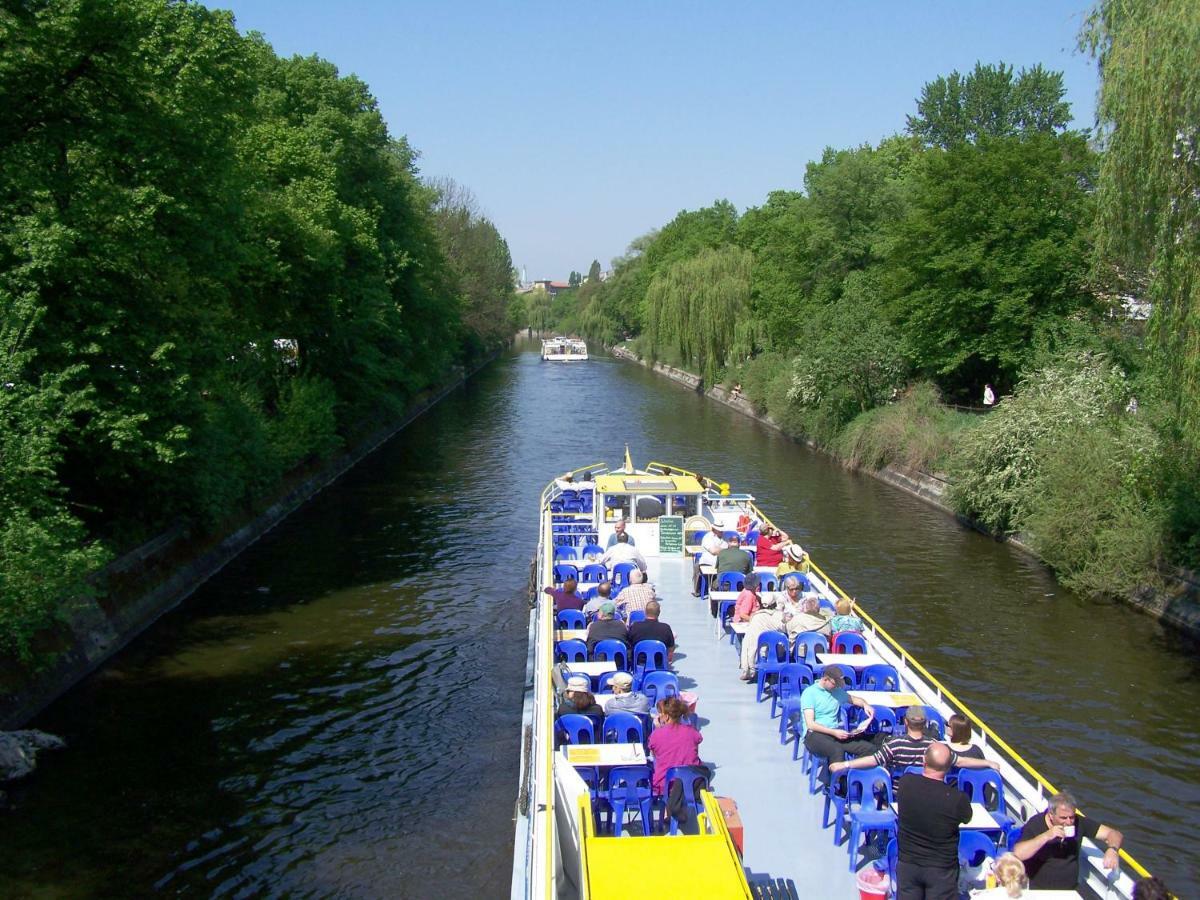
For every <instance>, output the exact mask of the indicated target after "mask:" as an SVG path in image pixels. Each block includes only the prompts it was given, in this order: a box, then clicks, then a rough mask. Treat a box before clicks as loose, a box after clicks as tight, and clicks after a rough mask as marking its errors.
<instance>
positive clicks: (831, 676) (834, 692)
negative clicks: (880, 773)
mask: <svg viewBox="0 0 1200 900" xmlns="http://www.w3.org/2000/svg"><path fill="white" fill-rule="evenodd" d="M849 705H854V706H857V707H858V708H859V709H861V710H862V711H863V714H864V715H865V717H866V718H864V719H863V721H862V723H861V724H860V725H859V728H858V731H853V732H851V731H847V730H846V729H845V728H843V727H842V725H841V721H840V719H839V715H840V713H841V709H842V707H843V706H849ZM800 715H801V722H800V727H801V734H802V735H803V740H804V747H805V749H806V750H808V752H809V753H811V754H812V755H813V756H814V757H817V758H818V760H819V762H820V765H819V766H818V771H817V777H818V778H819V779H820V781H821V784H823V785H824V786H825V787H829V761H830V760H831V759H838V760H840V759H842V758H843V756H844V755H845V754H847V753H855V754H860V755H861V754H864V753H874V752H875V751H876V750H877V749H878V744H877V742H876V741H873V740H868V739H865V738H864V737H863V736H862V732H863V731H865V730H866V728H867V726H868V725H870V724H871V721H872V720H873V719H874V718H875V710H874V709H872V708H871V704H870V703H868V702H867V701H866V700H864V699H863V698H862V697H852V696H850V695H849V694H848V693H846V676H845V675H843V674H842V670H841V669H839V668H838V667H837V666H826V667H825V668H824V670H823V671H822V672H821V677H820V678H818V679H817V680H816V681H814V682H813V683H812V684H810V685H809V686H808V687H806V688H805V689H804V691H803V692H802V693H801V694H800ZM877 737H879V736H878V735H877Z"/></svg>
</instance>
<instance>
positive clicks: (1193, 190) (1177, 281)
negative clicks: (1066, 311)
mask: <svg viewBox="0 0 1200 900" xmlns="http://www.w3.org/2000/svg"><path fill="white" fill-rule="evenodd" d="M1083 42H1084V45H1085V46H1086V47H1088V48H1090V49H1091V51H1092V52H1093V53H1094V54H1095V55H1096V57H1097V59H1098V60H1099V63H1100V71H1101V74H1102V81H1101V88H1100V98H1099V106H1098V109H1097V116H1098V118H1099V120H1100V122H1101V124H1102V125H1103V126H1104V131H1103V133H1102V136H1103V144H1104V155H1103V162H1102V167H1101V177H1100V190H1099V197H1100V201H1099V208H1100V217H1099V220H1100V226H1101V227H1100V232H1099V240H1098V250H1099V253H1100V258H1101V259H1102V260H1105V261H1111V262H1116V263H1117V264H1118V265H1121V266H1124V267H1126V268H1128V269H1133V270H1135V271H1144V272H1148V273H1149V281H1148V286H1147V287H1148V299H1150V300H1151V301H1152V302H1153V304H1154V312H1153V316H1152V319H1151V334H1152V336H1153V339H1154V344H1155V347H1156V353H1155V358H1156V361H1157V363H1158V365H1159V368H1160V369H1161V371H1162V373H1163V375H1164V376H1165V381H1166V383H1167V385H1168V386H1169V388H1170V390H1171V392H1172V394H1173V402H1174V406H1175V420H1176V425H1177V429H1178V431H1179V433H1180V435H1181V436H1182V438H1183V441H1184V445H1185V447H1186V448H1187V452H1188V453H1189V455H1190V456H1191V457H1192V459H1193V464H1195V463H1194V461H1195V460H1196V459H1200V70H1198V69H1197V66H1196V60H1197V59H1200V6H1198V5H1197V4H1195V3H1193V2H1189V0H1101V2H1100V3H1099V4H1098V5H1097V7H1096V9H1095V11H1094V13H1093V14H1092V16H1091V18H1090V19H1089V21H1088V24H1087V26H1086V27H1085V29H1084V33H1083Z"/></svg>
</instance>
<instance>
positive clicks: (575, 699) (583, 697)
mask: <svg viewBox="0 0 1200 900" xmlns="http://www.w3.org/2000/svg"><path fill="white" fill-rule="evenodd" d="M570 714H577V715H581V716H602V715H604V710H602V709H601V708H600V704H599V703H597V702H596V697H595V695H593V694H592V681H591V679H590V678H588V677H587V676H586V675H572V676H571V677H570V678H568V679H567V689H566V690H565V691H563V699H562V703H560V704H558V709H557V710H555V711H554V716H555V718H557V717H558V716H565V715H570Z"/></svg>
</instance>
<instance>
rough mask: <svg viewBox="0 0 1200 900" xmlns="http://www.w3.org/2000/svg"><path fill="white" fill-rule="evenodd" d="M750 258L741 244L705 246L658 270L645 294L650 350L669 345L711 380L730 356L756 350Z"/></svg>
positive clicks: (668, 346)
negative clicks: (735, 245)
mask: <svg viewBox="0 0 1200 900" xmlns="http://www.w3.org/2000/svg"><path fill="white" fill-rule="evenodd" d="M751 260H752V257H751V255H750V253H749V252H748V251H745V250H742V249H740V248H737V247H724V248H722V249H719V250H712V249H705V250H702V251H700V253H699V254H698V255H697V256H695V257H694V258H692V259H687V260H683V261H681V262H677V263H674V264H673V265H671V266H670V267H669V268H667V269H666V270H665V271H662V272H659V273H658V274H657V275H655V276H654V280H653V281H652V282H651V283H650V290H649V292H648V293H647V297H646V303H647V307H648V309H649V310H650V311H651V319H650V324H649V328H648V329H647V337H648V339H649V342H650V349H651V353H652V355H654V356H655V357H657V356H658V355H659V354H660V353H661V351H663V350H668V349H669V350H671V351H673V352H674V353H677V354H678V357H679V359H680V361H681V362H683V363H684V364H686V365H695V366H696V367H697V368H698V369H699V370H700V372H701V375H702V376H703V377H704V380H705V381H706V382H708V383H709V384H712V383H714V381H715V379H716V375H717V372H718V370H719V369H720V368H722V367H723V366H724V365H726V363H727V362H728V361H730V359H731V358H734V357H745V356H748V355H750V354H751V353H753V352H754V350H755V349H756V343H757V338H758V329H757V325H756V323H755V322H754V321H753V320H752V319H751V318H750V317H749V316H747V315H746V312H747V309H748V305H749V300H750V270H751Z"/></svg>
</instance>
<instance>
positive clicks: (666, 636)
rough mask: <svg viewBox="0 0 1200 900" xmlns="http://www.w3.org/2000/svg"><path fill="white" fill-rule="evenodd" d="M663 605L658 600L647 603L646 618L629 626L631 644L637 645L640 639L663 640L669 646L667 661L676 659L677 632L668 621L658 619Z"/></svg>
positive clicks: (632, 645) (631, 645)
mask: <svg viewBox="0 0 1200 900" xmlns="http://www.w3.org/2000/svg"><path fill="white" fill-rule="evenodd" d="M661 612H662V607H661V606H660V605H659V602H658V601H657V600H651V601H650V602H649V603H647V604H646V618H645V619H644V620H643V621H641V622H634V623H633V624H632V625H630V626H629V646H630V647H636V646H637V645H638V641H662V642H663V644H665V645H666V648H667V662H668V663H670V662H672V661H673V660H674V659H675V632H673V631H672V630H671V626H670V625H668V624H667V623H666V622H660V621H658V617H659V614H660V613H661Z"/></svg>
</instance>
